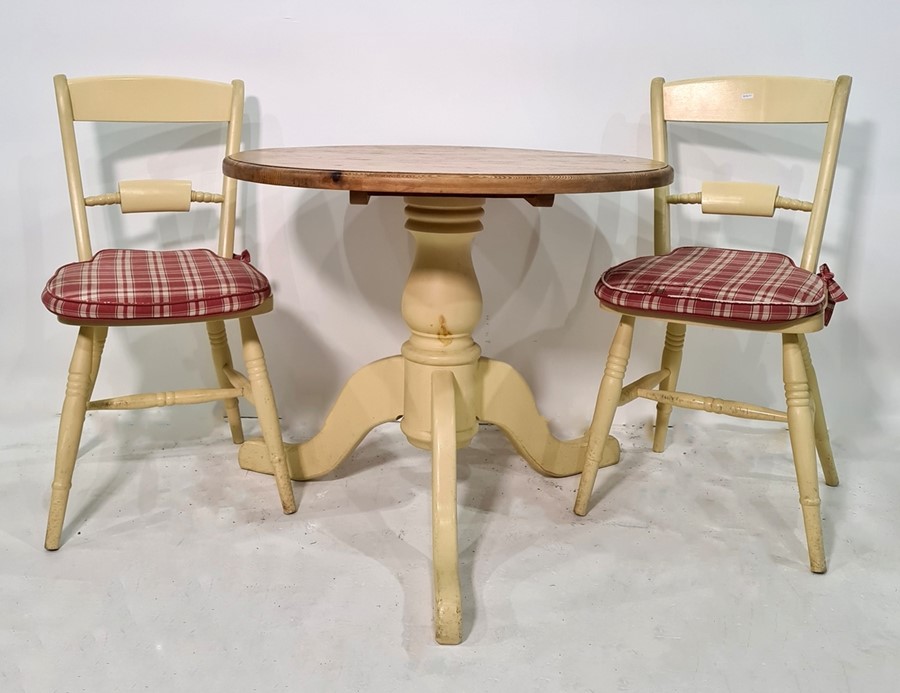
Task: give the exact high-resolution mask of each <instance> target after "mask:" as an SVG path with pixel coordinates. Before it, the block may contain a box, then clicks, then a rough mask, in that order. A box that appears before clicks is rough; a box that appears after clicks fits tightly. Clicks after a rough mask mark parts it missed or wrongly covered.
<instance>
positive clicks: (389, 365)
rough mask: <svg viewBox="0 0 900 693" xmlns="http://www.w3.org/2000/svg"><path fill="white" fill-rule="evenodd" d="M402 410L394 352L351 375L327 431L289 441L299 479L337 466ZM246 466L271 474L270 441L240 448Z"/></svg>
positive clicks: (399, 360) (293, 475)
mask: <svg viewBox="0 0 900 693" xmlns="http://www.w3.org/2000/svg"><path fill="white" fill-rule="evenodd" d="M402 414H403V358H402V357H400V356H391V357H389V358H386V359H381V360H380V361H375V362H373V363H370V364H368V365H367V366H363V367H362V368H360V369H359V370H358V371H356V373H354V374H353V375H352V376H350V379H349V380H348V381H347V383H346V385H344V388H343V389H342V390H341V392H340V394H339V395H338V397H337V400H336V401H335V403H334V406H332V408H331V411H330V412H328V416H327V417H325V423H324V424H323V426H322V429H321V430H320V431H319V432H318V433H317V434H316V435H314V436H313V437H312V438H310V439H309V440H307V441H305V442H303V443H299V444H297V443H295V444H291V443H287V444H285V446H284V447H285V453H286V455H287V462H288V469H289V471H290V476H291V479H293V480H294V481H306V480H308V479H316V478H318V477H320V476H323V475H325V474H328V472H330V471H332V470H333V469H334V468H335V467H337V466H338V465H339V464H340V463H341V462H342V461H343V460H344V459H345V458H346V457H347V456H348V455H349V454H350V453H351V452H353V451H354V450H355V449H356V446H357V445H359V444H360V442H362V439H363V438H365V436H366V434H367V433H368V432H369V431H371V430H372V429H373V428H375V427H376V426H379V425H381V424H383V423H387V422H388V421H396V420H397V419H399V418H400V416H402ZM238 461H239V463H240V465H241V468H242V469H246V470H248V471H251V472H262V473H264V474H271V473H272V465H271V463H270V462H269V456H268V452H267V449H266V446H265V443H264V442H263V441H262V440H260V439H253V440H248V441H246V442H244V443H243V444H242V445H241V447H240V451H239V452H238Z"/></svg>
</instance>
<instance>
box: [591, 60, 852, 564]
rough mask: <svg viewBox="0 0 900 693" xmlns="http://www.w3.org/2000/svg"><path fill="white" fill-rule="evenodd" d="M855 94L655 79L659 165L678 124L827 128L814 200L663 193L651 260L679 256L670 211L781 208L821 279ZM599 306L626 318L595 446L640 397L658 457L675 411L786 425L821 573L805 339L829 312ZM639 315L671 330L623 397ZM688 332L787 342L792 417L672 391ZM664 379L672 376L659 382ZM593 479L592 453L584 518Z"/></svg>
mask: <svg viewBox="0 0 900 693" xmlns="http://www.w3.org/2000/svg"><path fill="white" fill-rule="evenodd" d="M849 93H850V78H849V77H846V76H841V77H838V78H837V79H836V80H833V81H832V80H809V79H803V78H794V77H789V78H788V77H739V78H734V77H722V78H712V79H700V80H684V81H681V82H671V83H666V82H665V81H664V80H663V79H662V78H656V79H654V80H653V81H652V83H651V88H650V121H651V134H652V139H653V156H654V158H655V159H657V160H659V161H663V162H667V161H668V160H669V151H668V127H669V123H670V122H672V121H696V122H721V123H785V122H789V123H827V125H826V128H825V135H824V139H823V145H822V155H821V161H820V165H819V173H818V176H817V179H816V187H815V193H814V195H813V200H812V202H806V201H804V200H799V199H794V198H788V197H782V196H781V195H779V194H778V191H779V188H778V186H777V185H770V184H766V185H763V184H751V183H744V182H740V183H734V182H728V181H726V182H718V183H704V186H703V190H702V191H701V192H700V193H675V194H673V193H671V192H670V189H669V188H658V189H657V190H656V191H655V194H654V252H655V253H656V254H657V255H662V254H666V253H668V252H670V251H671V250H672V241H671V235H670V222H671V215H670V212H669V206H670V205H672V204H701V205H702V206H703V212H704V213H718V214H744V215H757V216H772V215H773V214H774V210H775V209H789V210H796V211H802V212H808V213H809V215H810V218H809V223H808V225H807V231H806V238H805V242H804V247H803V255H802V258H801V261H800V263H799V264H800V266H801V267H803V268H804V269H806V270H808V271H810V272H815V271H816V265H817V263H818V259H819V251H820V248H821V243H822V235H823V232H824V225H825V219H826V216H827V209H828V203H829V200H830V196H831V191H832V186H833V184H834V174H835V169H836V165H837V155H838V150H839V146H840V139H841V133H842V131H843V125H844V118H845V113H846V108H847V100H848V97H849ZM602 307H603V308H605V309H607V310H610V311H612V312H614V313H617V314H619V315H620V316H621V317H620V324H619V330H618V331H617V333H616V336H615V338H614V339H613V344H612V347H611V348H610V353H609V359H608V361H607V368H606V372H605V373H604V376H603V379H602V381H601V385H600V392H599V394H598V397H597V407H596V409H595V412H594V419H593V421H592V423H591V431H590V436H591V440H594V439H603V438H604V437H605V436H606V435H608V432H609V428H610V424H611V422H612V418H613V414H614V412H615V408H616V404H618V405H622V404H626V403H628V402H630V401H632V400H633V399H636V398H643V399H649V400H653V401H656V402H657V418H656V428H655V432H654V441H653V450H654V451H656V452H661V451H662V450H663V448H664V446H665V439H666V432H667V429H668V424H669V417H670V414H671V409H672V407H673V406H677V407H684V408H688V409H695V410H702V411H709V412H713V413H719V414H725V415H729V416H736V417H740V418H747V419H754V420H761V421H778V422H783V421H786V422H787V424H788V429H789V432H790V439H791V450H792V453H793V456H794V465H795V469H796V472H797V484H798V487H799V489H800V504H801V508H802V513H803V522H804V527H805V531H806V536H807V546H808V551H809V560H810V567H811V569H812V571H813V572H824V571H825V555H824V549H823V543H822V527H821V519H820V516H819V503H820V501H819V492H818V481H817V478H816V463H815V460H816V456H817V454H818V457H819V459H820V462H821V465H822V471H823V475H824V477H825V481H826V484H828V485H830V486H836V485H837V484H838V475H837V470H836V468H835V464H834V454H833V452H832V450H831V443H830V440H829V437H828V429H827V426H826V422H825V413H824V409H823V407H822V401H821V399H822V398H821V394H820V392H819V387H818V382H817V380H816V375H815V369H814V368H813V364H812V359H811V357H810V355H809V349H808V346H807V342H806V334H807V333H810V332H817V331H819V330H821V329H822V328H823V327H824V311H822V312H820V313H819V314H817V315H813V316H811V317H808V318H803V319H800V320H795V321H790V322H785V323H780V324H765V325H756V324H752V323H746V322H738V321H730V322H728V321H719V320H713V319H707V318H685V317H684V316H680V315H668V314H663V313H656V312H652V311H635V310H622V309H619V308H617V307H614V306H608V305H605V304H604V305H603V306H602ZM638 317H646V318H653V319H656V320H665V321H666V322H667V323H668V325H667V328H666V340H665V345H664V349H663V355H662V359H661V364H660V370H659V371H657V372H655V373H651V374H649V375H647V376H644V377H643V378H638V380H636V381H635V382H634V383H632V384H631V385H629V386H628V388H626V389H625V390H624V391H623V390H622V388H621V382H622V377H621V376H622V375H623V374H624V373H622V374H620V373H619V370H620V369H621V370H622V371H624V368H625V365H626V364H627V358H628V352H629V350H630V345H631V325H633V323H634V320H635V319H636V318H638ZM626 321H628V322H626ZM687 325H704V326H713V327H719V328H726V329H741V330H751V331H757V332H770V333H778V334H781V335H782V341H783V367H784V385H785V393H786V399H787V412H786V413H785V412H780V411H777V410H774V409H770V408H768V407H762V406H759V405H756V404H750V403H747V402H740V401H735V400H723V399H719V398H716V397H710V396H706V395H698V394H692V393H687V392H677V391H675V387H676V384H677V380H678V375H679V371H680V366H681V358H682V353H683V345H684V335H685V328H686V326H687ZM661 373H665V375H664V376H663V377H662V378H660V374H661ZM656 382H658V383H659V388H658V389H653V388H654V383H656ZM613 395H615V397H613ZM611 403H612V404H611ZM595 477H596V464H595V461H594V456H593V455H592V454H591V452H589V453H588V455H587V460H586V462H585V470H584V473H583V474H582V478H581V484H580V485H579V489H578V494H577V496H576V500H575V512H576V513H577V514H584V513H585V512H586V511H587V506H588V502H589V497H590V493H591V489H592V487H593V484H594V480H595Z"/></svg>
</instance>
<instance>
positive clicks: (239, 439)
mask: <svg viewBox="0 0 900 693" xmlns="http://www.w3.org/2000/svg"><path fill="white" fill-rule="evenodd" d="M206 335H207V337H208V338H209V348H210V351H211V352H212V360H213V367H214V368H215V369H216V378H217V379H218V381H219V387H220V388H223V389H224V388H227V387H229V386H231V387H233V388H237V389H239V390H240V391H241V394H242V395H243V396H244V397H246V396H247V393H248V392H250V393H252V388H251V387H250V382H249V381H248V380H247V378H245V377H244V376H243V374H240V373H237V372H236V371H235V370H234V368H233V367H232V362H231V349H229V347H228V336H227V334H226V333H225V322H224V321H222V320H210V321H209V322H207V323H206ZM232 374H234V376H240V380H238V381H237V382H235V380H234V379H233V376H232ZM222 404H223V405H224V406H225V417H226V418H227V419H228V427H229V428H230V429H231V440H232V442H233V443H234V444H235V445H240V444H241V443H243V442H244V427H243V425H242V424H241V410H240V406H239V405H238V398H237V397H232V398H230V399H223V400H222ZM251 404H252V402H251Z"/></svg>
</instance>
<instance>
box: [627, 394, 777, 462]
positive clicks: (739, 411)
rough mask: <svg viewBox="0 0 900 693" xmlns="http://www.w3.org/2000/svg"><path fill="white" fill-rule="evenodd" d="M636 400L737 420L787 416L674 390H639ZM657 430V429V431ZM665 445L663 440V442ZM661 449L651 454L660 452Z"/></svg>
mask: <svg viewBox="0 0 900 693" xmlns="http://www.w3.org/2000/svg"><path fill="white" fill-rule="evenodd" d="M635 395H636V398H637V397H641V398H643V399H649V400H652V401H654V402H659V403H660V404H664V405H668V406H669V410H670V411H671V407H672V406H676V407H682V408H684V409H694V410H696V411H705V412H709V413H710V414H724V415H726V416H735V417H737V418H739V419H754V420H756V421H783V422H786V421H787V416H786V415H785V413H784V412H783V411H778V410H777V409H770V408H769V407H761V406H759V405H758V404H751V403H749V402H740V401H737V400H733V399H720V398H718V397H707V396H705V395H697V394H694V393H692V392H676V391H674V390H649V389H644V388H639V389H638V391H637V392H636V393H635ZM657 430H658V429H657ZM663 443H665V440H663ZM664 447H665V445H663V447H662V449H660V450H656V449H654V450H653V452H662V450H663V449H664Z"/></svg>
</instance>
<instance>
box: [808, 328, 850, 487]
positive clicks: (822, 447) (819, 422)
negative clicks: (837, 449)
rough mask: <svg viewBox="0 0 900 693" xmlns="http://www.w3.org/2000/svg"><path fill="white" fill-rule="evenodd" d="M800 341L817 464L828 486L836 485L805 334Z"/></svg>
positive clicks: (827, 437)
mask: <svg viewBox="0 0 900 693" xmlns="http://www.w3.org/2000/svg"><path fill="white" fill-rule="evenodd" d="M798 339H799V341H800V353H801V354H802V355H803V365H804V366H805V368H806V377H807V379H808V380H809V391H810V394H812V399H813V405H814V406H815V419H814V422H815V427H816V450H817V451H818V453H819V464H821V465H822V474H824V476H825V483H826V484H827V485H828V486H837V485H838V484H839V483H840V479H839V478H838V473H837V467H836V466H835V464H834V452H832V450H831V438H830V437H829V436H828V425H827V424H826V422H825V409H824V407H823V406H822V395H821V393H820V391H819V379H818V378H816V369H815V368H813V363H812V357H811V356H810V355H809V345H808V344H807V342H806V335H804V334H801V335H798Z"/></svg>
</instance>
